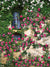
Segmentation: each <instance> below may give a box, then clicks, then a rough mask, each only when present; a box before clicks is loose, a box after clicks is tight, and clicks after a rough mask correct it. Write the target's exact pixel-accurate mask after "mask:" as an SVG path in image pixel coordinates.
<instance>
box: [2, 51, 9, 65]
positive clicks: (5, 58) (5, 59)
mask: <svg viewBox="0 0 50 67" xmlns="http://www.w3.org/2000/svg"><path fill="white" fill-rule="evenodd" d="M4 54H5V51H4V52H2V53H1V63H2V64H6V61H7V59H8V58H7V57H4Z"/></svg>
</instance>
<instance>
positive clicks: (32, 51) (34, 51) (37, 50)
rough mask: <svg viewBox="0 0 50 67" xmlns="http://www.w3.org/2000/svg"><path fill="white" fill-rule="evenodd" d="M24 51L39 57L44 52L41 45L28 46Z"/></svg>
mask: <svg viewBox="0 0 50 67" xmlns="http://www.w3.org/2000/svg"><path fill="white" fill-rule="evenodd" d="M26 52H27V53H30V54H31V56H40V57H41V56H42V55H43V54H44V53H45V51H43V50H42V47H40V48H33V49H31V48H29V49H28V50H27V51H26Z"/></svg>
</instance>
